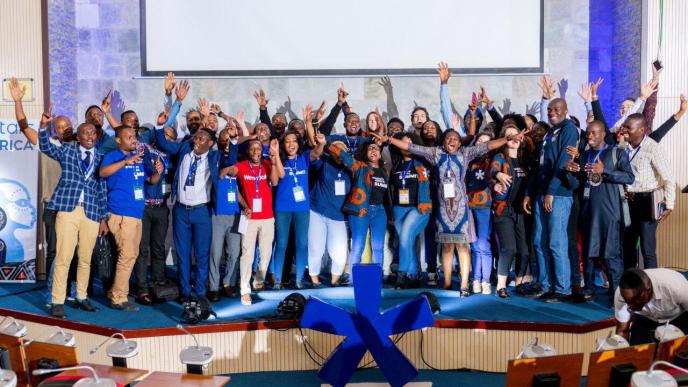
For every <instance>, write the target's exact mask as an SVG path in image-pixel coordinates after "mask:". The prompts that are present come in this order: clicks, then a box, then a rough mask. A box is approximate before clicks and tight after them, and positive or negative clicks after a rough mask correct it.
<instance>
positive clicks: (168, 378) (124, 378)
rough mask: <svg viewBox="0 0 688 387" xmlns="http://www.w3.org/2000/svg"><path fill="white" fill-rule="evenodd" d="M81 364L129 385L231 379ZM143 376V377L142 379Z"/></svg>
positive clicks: (177, 385) (162, 386)
mask: <svg viewBox="0 0 688 387" xmlns="http://www.w3.org/2000/svg"><path fill="white" fill-rule="evenodd" d="M79 365H80V366H89V367H91V368H93V369H94V370H95V371H96V373H97V374H98V377H101V378H108V379H112V380H114V381H115V383H117V384H121V385H129V384H131V383H133V382H135V381H137V380H138V383H136V386H137V387H139V386H140V387H158V386H159V387H169V386H174V387H187V386H188V387H191V386H199V387H216V386H224V385H227V384H228V383H229V380H230V378H229V377H228V376H214V375H196V374H181V373H174V372H159V371H155V372H152V373H149V372H148V371H146V370H139V369H134V368H123V367H113V366H108V365H102V364H92V363H80V364H79ZM59 375H60V376H63V375H64V376H75V375H78V376H85V377H93V374H92V373H91V371H88V370H70V371H64V372H61V373H60V374H59ZM142 377H143V379H141V378H142Z"/></svg>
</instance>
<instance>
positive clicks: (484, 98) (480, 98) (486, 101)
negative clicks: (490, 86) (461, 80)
mask: <svg viewBox="0 0 688 387" xmlns="http://www.w3.org/2000/svg"><path fill="white" fill-rule="evenodd" d="M478 101H480V102H482V103H484V104H485V105H487V108H488V109H489V108H491V107H492V100H491V99H490V98H489V97H488V96H487V92H486V91H485V88H484V87H483V86H480V92H479V93H478Z"/></svg>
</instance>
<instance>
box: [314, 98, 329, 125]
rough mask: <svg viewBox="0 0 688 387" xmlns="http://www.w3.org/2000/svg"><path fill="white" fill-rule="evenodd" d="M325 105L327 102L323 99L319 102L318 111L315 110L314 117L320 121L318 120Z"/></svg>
mask: <svg viewBox="0 0 688 387" xmlns="http://www.w3.org/2000/svg"><path fill="white" fill-rule="evenodd" d="M326 107H327V104H325V100H323V101H322V102H321V103H320V107H319V108H318V111H317V112H315V119H316V120H317V121H318V122H320V120H321V119H322V118H323V117H324V116H325V108H326Z"/></svg>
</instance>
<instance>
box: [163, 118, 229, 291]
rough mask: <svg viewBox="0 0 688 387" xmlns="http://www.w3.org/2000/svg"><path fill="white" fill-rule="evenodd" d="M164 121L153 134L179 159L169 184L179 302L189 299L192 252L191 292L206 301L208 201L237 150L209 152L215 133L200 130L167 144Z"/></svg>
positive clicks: (205, 128) (210, 227)
mask: <svg viewBox="0 0 688 387" xmlns="http://www.w3.org/2000/svg"><path fill="white" fill-rule="evenodd" d="M166 120H167V113H161V114H160V116H158V125H159V126H158V127H157V128H156V130H155V141H156V145H157V146H158V147H159V148H160V149H161V150H163V151H164V152H167V153H168V154H169V155H176V156H178V164H177V172H176V173H175V176H174V180H173V183H172V198H173V200H174V199H176V203H175V205H174V208H173V210H172V216H173V219H172V225H173V237H174V246H175V249H176V251H177V261H178V264H179V284H180V288H181V296H180V301H181V302H184V301H186V300H188V299H189V297H190V296H191V293H192V292H191V283H190V282H191V248H192V246H193V251H194V257H195V258H196V270H197V272H196V278H195V281H194V292H195V295H196V296H197V297H205V295H206V283H207V282H208V255H209V252H210V243H211V240H212V216H211V201H212V198H213V191H214V188H215V187H214V182H215V181H217V180H218V175H219V171H220V168H223V167H226V166H229V165H231V164H232V161H231V159H233V160H234V161H236V147H233V146H232V147H230V153H231V154H232V155H233V156H230V155H228V154H224V153H220V152H218V151H216V150H212V147H213V145H215V142H216V139H215V133H214V132H213V131H212V130H211V129H209V128H207V127H203V128H200V129H199V130H198V131H197V132H196V133H195V134H194V135H193V136H192V137H191V138H190V139H188V140H185V141H183V142H181V143H177V142H174V141H169V140H167V139H166V138H165V132H164V130H163V128H162V127H161V125H162V124H163V123H164V122H165V121H166Z"/></svg>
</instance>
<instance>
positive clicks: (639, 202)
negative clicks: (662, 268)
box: [623, 192, 657, 269]
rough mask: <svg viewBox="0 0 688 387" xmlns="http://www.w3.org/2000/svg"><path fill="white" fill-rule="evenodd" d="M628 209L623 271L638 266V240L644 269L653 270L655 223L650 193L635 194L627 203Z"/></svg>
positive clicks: (655, 260) (655, 263) (654, 259)
mask: <svg viewBox="0 0 688 387" xmlns="http://www.w3.org/2000/svg"><path fill="white" fill-rule="evenodd" d="M628 208H629V210H630V213H631V225H630V226H629V227H626V230H625V232H624V242H623V254H624V269H629V268H633V267H637V266H638V250H637V249H636V244H637V242H638V238H640V252H641V253H642V254H643V260H644V264H645V265H644V268H645V269H654V268H656V267H657V221H656V220H654V219H652V193H649V192H647V193H646V192H642V193H635V194H634V195H633V198H632V200H629V201H628Z"/></svg>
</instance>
